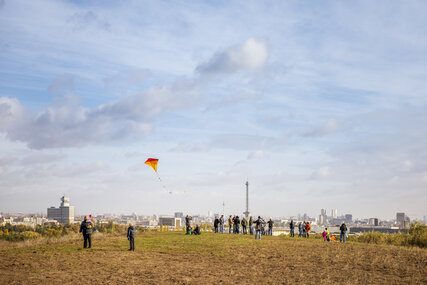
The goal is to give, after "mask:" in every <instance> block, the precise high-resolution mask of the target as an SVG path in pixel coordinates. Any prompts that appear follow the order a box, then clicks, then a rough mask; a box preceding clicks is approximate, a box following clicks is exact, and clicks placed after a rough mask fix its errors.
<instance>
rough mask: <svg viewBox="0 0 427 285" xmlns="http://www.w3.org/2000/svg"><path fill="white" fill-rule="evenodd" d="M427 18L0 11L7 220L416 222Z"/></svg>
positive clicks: (172, 8) (275, 11)
mask: <svg viewBox="0 0 427 285" xmlns="http://www.w3.org/2000/svg"><path fill="white" fill-rule="evenodd" d="M423 7H424V8H423ZM425 8H427V3H426V2H424V1H402V2H399V1H397V2H393V3H390V2H389V1H375V2H372V1H357V2H354V3H353V2H352V3H337V2H334V1H323V2H322V3H321V4H315V3H300V2H291V1H290V2H288V1H277V2H273V3H270V4H269V5H266V4H265V3H261V2H255V1H254V2H251V1H249V2H245V5H242V3H241V2H234V1H229V2H217V3H200V2H198V1H188V2H185V4H184V3H180V2H157V1H155V2H140V1H130V2H127V3H126V5H125V4H123V3H114V2H110V1H101V2H90V3H89V2H85V1H83V2H82V1H53V0H46V1H19V0H18V1H8V0H0V38H1V40H0V74H1V76H0V150H1V151H0V212H40V211H43V210H44V209H45V208H47V207H50V206H53V205H57V203H58V201H57V200H58V198H57V197H60V196H62V195H64V194H66V195H67V196H69V197H71V199H72V204H73V205H74V206H76V214H80V213H133V212H137V213H162V212H163V213H165V212H170V213H174V212H177V211H186V212H191V213H197V212H198V213H207V211H210V210H212V211H214V212H218V213H221V212H222V211H223V210H222V209H223V202H225V209H226V212H227V211H229V212H234V213H243V212H244V211H245V191H246V189H245V185H244V184H245V182H246V181H249V183H250V188H249V211H250V212H251V214H255V215H256V214H257V213H260V214H263V215H265V216H280V215H283V216H290V215H292V214H297V213H307V214H309V215H311V216H313V217H317V216H318V215H319V213H320V210H321V209H327V210H328V212H327V214H330V213H331V212H330V211H331V209H338V215H339V214H340V213H342V211H345V212H346V213H350V214H352V215H353V216H357V217H369V218H372V217H382V218H385V219H386V218H388V219H391V218H393V217H395V215H396V212H404V213H406V214H407V215H408V216H410V217H411V218H412V219H420V220H421V219H423V216H424V215H426V212H425V208H426V207H425V206H426V205H427V192H426V186H427V163H426V161H427V149H426V147H425V145H426V142H427V133H426V132H425V125H426V124H427V116H426V114H427V108H426V106H427V88H425V87H427V86H426V85H427V81H426V78H427V74H426V73H427V71H426V70H425V66H426V64H427V30H426V27H427V19H425V16H424V10H425ZM361 19H363V20H362V21H361ZM149 157H152V158H157V159H159V163H158V173H159V176H160V177H161V179H162V181H161V182H159V179H158V178H157V176H156V175H155V172H154V171H153V170H152V169H151V168H150V167H148V166H147V165H145V164H144V162H145V160H146V159H147V158H149ZM343 214H345V213H343Z"/></svg>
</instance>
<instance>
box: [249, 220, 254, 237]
mask: <svg viewBox="0 0 427 285" xmlns="http://www.w3.org/2000/svg"><path fill="white" fill-rule="evenodd" d="M249 234H250V235H253V234H254V220H253V219H252V216H250V217H249Z"/></svg>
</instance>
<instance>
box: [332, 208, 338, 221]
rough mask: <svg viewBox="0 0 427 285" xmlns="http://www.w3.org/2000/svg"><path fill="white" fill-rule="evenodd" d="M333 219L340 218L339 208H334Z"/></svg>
mask: <svg viewBox="0 0 427 285" xmlns="http://www.w3.org/2000/svg"><path fill="white" fill-rule="evenodd" d="M331 216H332V218H333V219H336V218H338V209H332V214H331Z"/></svg>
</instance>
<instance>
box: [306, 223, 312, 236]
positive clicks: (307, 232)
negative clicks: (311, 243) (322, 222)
mask: <svg viewBox="0 0 427 285" xmlns="http://www.w3.org/2000/svg"><path fill="white" fill-rule="evenodd" d="M310 229H311V227H310V223H309V222H307V224H305V234H306V238H308V237H309V232H310Z"/></svg>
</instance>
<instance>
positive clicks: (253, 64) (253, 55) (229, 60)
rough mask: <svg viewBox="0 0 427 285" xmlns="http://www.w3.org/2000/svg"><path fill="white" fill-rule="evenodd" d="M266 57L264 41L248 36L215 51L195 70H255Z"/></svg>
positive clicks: (220, 71) (217, 71) (218, 71)
mask: <svg viewBox="0 0 427 285" xmlns="http://www.w3.org/2000/svg"><path fill="white" fill-rule="evenodd" d="M267 59H268V48H267V43H266V41H265V40H261V39H256V38H249V39H247V40H246V41H245V42H243V43H242V44H240V45H237V46H233V47H230V48H228V49H225V50H224V51H220V52H217V53H216V54H215V55H214V56H213V57H212V58H210V59H209V60H208V61H207V62H205V63H202V64H199V65H198V66H197V68H196V70H197V71H198V72H200V73H202V74H216V73H228V72H235V71H240V70H244V71H257V70H260V69H262V68H263V67H264V66H265V65H266V62H267Z"/></svg>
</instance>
